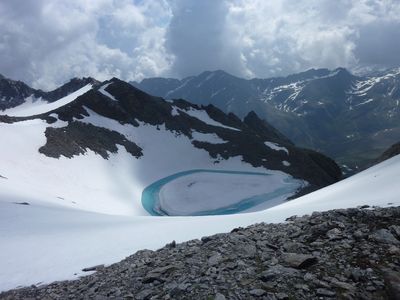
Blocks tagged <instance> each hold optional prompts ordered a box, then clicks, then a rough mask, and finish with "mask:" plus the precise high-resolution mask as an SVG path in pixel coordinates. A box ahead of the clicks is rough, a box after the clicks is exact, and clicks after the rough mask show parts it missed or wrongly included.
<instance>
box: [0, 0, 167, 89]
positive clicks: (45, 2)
mask: <svg viewBox="0 0 400 300" xmlns="http://www.w3.org/2000/svg"><path fill="white" fill-rule="evenodd" d="M18 2H19V3H18ZM169 14H170V12H169V10H168V6H167V4H166V3H165V2H164V1H155V2H153V4H151V5H149V4H148V3H147V2H142V3H139V4H135V3H134V2H132V1H112V0H101V1H91V0H85V1H81V0H68V1H51V0H39V1H37V0H27V1H22V0H13V1H3V2H1V3H0V15H1V18H0V55H1V57H2V58H3V59H2V60H1V61H0V70H1V71H0V72H1V73H3V74H4V75H6V76H10V77H11V78H16V79H21V80H24V81H26V82H28V83H29V84H32V85H33V86H35V87H41V88H45V89H50V88H54V87H55V86H56V85H58V84H60V83H62V82H64V81H67V80H68V79H69V78H71V77H74V76H93V77H95V78H98V79H100V80H102V79H106V78H109V77H112V76H118V77H121V78H123V79H126V80H132V79H138V78H140V77H144V76H154V75H157V74H160V73H162V72H164V71H165V69H167V68H168V67H169V62H168V61H169V56H168V55H167V53H166V52H165V50H164V46H163V44H164V32H165V24H159V23H158V22H159V20H160V18H163V16H164V18H165V16H167V18H168V16H169ZM155 18H157V19H155ZM117 41H118V42H117ZM156 60H158V61H156Z"/></svg>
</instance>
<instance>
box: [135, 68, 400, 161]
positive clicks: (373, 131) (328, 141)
mask: <svg viewBox="0 0 400 300" xmlns="http://www.w3.org/2000/svg"><path fill="white" fill-rule="evenodd" d="M132 84H133V85H134V86H136V87H138V88H140V89H142V90H144V91H146V92H148V93H151V94H154V95H157V96H162V97H165V98H168V99H175V98H184V99H188V100H189V101H192V102H194V103H199V104H209V103H211V104H213V105H215V106H217V107H218V108H220V109H222V110H223V111H225V112H234V113H235V114H237V115H238V116H239V117H244V116H245V115H246V114H247V113H248V112H249V111H252V110H253V111H255V112H257V114H258V115H259V116H260V117H261V118H263V119H266V120H267V121H268V122H269V123H270V124H272V125H273V126H275V127H276V128H277V129H278V130H280V131H281V132H282V133H283V134H285V135H286V136H288V137H289V138H290V139H291V140H292V141H293V142H294V143H295V144H297V145H300V146H304V147H307V148H312V149H317V150H320V151H322V152H323V153H325V154H328V155H329V156H332V157H333V158H335V159H336V160H338V161H339V162H341V163H342V164H347V165H351V166H352V167H354V166H355V165H360V164H361V165H362V164H364V163H365V162H367V161H369V160H372V159H373V158H374V157H376V156H377V155H378V154H379V153H381V152H382V151H383V150H384V149H386V148H387V147H389V146H390V145H391V144H393V143H394V142H396V141H397V140H398V136H399V134H400V118H399V112H400V106H399V101H400V70H399V69H392V70H388V71H385V72H380V73H373V74H371V75H368V76H355V75H353V74H351V73H349V72H348V71H347V70H346V69H343V68H338V69H336V70H333V71H330V70H327V69H318V70H315V69H311V70H309V71H306V72H303V73H299V74H294V75H290V76H287V77H278V78H269V79H251V80H245V79H242V78H238V77H235V76H232V75H230V74H228V73H226V72H223V71H215V72H204V73H202V74H200V75H198V76H192V77H187V78H184V79H182V80H176V79H163V78H149V79H144V80H142V81H141V82H140V83H138V82H132Z"/></svg>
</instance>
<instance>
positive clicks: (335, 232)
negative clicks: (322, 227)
mask: <svg viewBox="0 0 400 300" xmlns="http://www.w3.org/2000/svg"><path fill="white" fill-rule="evenodd" d="M326 236H327V237H328V239H330V240H340V239H342V238H343V234H342V231H340V230H339V229H338V228H333V229H331V230H329V231H328V232H327V233H326Z"/></svg>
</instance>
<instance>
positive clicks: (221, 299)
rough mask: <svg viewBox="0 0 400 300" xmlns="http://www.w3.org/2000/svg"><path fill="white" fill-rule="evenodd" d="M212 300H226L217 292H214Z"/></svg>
mask: <svg viewBox="0 0 400 300" xmlns="http://www.w3.org/2000/svg"><path fill="white" fill-rule="evenodd" d="M214 300H226V298H225V296H224V295H222V294H221V293H217V294H215V297H214Z"/></svg>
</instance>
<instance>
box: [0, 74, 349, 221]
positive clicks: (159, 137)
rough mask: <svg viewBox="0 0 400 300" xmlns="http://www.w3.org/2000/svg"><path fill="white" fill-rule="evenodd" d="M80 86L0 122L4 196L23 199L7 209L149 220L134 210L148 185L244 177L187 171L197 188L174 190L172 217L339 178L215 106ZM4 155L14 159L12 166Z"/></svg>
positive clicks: (324, 162)
mask: <svg viewBox="0 0 400 300" xmlns="http://www.w3.org/2000/svg"><path fill="white" fill-rule="evenodd" d="M83 84H86V85H84V86H83V87H81V85H77V86H76V88H77V90H75V91H73V92H72V93H70V94H68V95H67V96H65V97H63V98H61V99H59V100H57V101H52V102H43V103H40V105H34V104H35V103H32V105H31V104H30V103H28V104H29V106H28V107H26V105H27V102H24V103H22V104H20V105H18V106H16V107H13V108H10V109H7V110H4V111H3V115H0V122H2V123H0V125H1V126H0V131H1V135H2V136H3V137H6V138H7V139H8V140H9V142H8V146H7V147H4V148H3V149H2V150H1V151H2V152H1V155H2V157H4V160H5V161H4V163H3V168H2V170H0V174H1V175H2V176H4V177H6V178H7V180H6V181H2V182H0V184H1V185H2V188H3V191H5V192H4V193H8V194H9V195H13V197H14V196H15V195H17V194H18V195H19V196H18V197H20V198H23V199H25V200H21V199H19V200H18V201H17V200H16V201H14V202H30V200H29V198H32V197H33V198H37V199H41V201H44V202H46V203H50V204H51V205H53V204H54V201H55V202H56V203H57V204H61V205H67V206H68V207H75V208H80V209H84V210H90V211H92V210H94V211H96V212H103V213H110V212H112V213H114V214H125V215H129V214H145V215H146V214H147V213H146V212H145V211H144V208H143V206H142V203H141V199H142V201H144V200H143V196H142V192H143V190H144V188H146V186H148V185H150V184H152V183H155V182H156V181H157V180H162V179H163V178H166V177H168V176H172V175H174V174H178V173H179V172H182V171H185V172H186V171H191V172H192V171H193V170H219V171H221V170H222V171H224V172H228V171H229V172H230V171H238V172H242V173H246V174H231V175H230V176H228V175H226V174H225V175H217V174H206V175H204V174H193V175H192V177H193V178H194V179H193V180H194V182H195V183H196V184H195V185H193V184H192V183H190V182H189V183H188V184H186V185H184V186H181V189H182V190H184V192H185V197H187V198H188V199H191V202H190V201H189V202H187V203H191V206H190V205H189V204H187V206H186V204H185V203H183V204H182V205H176V204H175V208H176V207H178V206H179V207H183V208H182V209H180V210H179V213H177V214H183V215H186V214H201V213H205V212H209V211H210V210H212V209H217V210H215V211H218V209H223V210H224V211H228V208H229V210H230V211H234V212H238V211H252V210H259V209H263V208H265V207H266V205H267V206H270V205H272V204H271V203H274V202H269V201H264V200H263V198H262V197H261V196H262V195H264V194H265V195H264V196H263V197H265V198H267V197H272V199H275V200H276V201H283V200H285V199H286V198H288V197H293V196H294V195H295V194H297V195H300V194H304V193H307V192H310V191H313V190H316V189H318V188H321V187H323V186H326V185H329V184H331V183H334V182H336V181H337V180H339V179H340V177H341V172H340V170H339V168H338V167H337V165H336V164H335V163H334V161H332V160H331V159H329V158H327V157H325V156H323V155H321V154H320V153H317V152H315V151H311V150H305V149H300V148H297V147H296V146H294V145H293V144H292V143H291V142H290V141H289V140H288V139H287V138H286V137H284V136H283V135H282V134H281V133H280V132H279V131H277V130H276V129H275V128H273V127H272V126H271V125H269V124H268V123H266V122H265V121H263V120H261V119H260V118H259V117H258V116H257V115H256V114H255V113H254V112H251V113H249V114H248V115H247V116H246V117H245V118H244V120H243V121H242V120H240V119H239V118H238V117H236V116H235V115H233V114H225V113H223V112H222V111H220V110H219V109H217V108H215V107H214V106H212V105H208V106H198V105H195V104H190V103H189V102H186V101H184V100H175V101H172V102H169V101H165V100H163V99H162V98H158V97H154V96H151V95H149V94H146V93H145V92H142V91H140V90H138V89H136V88H135V87H133V86H131V85H130V84H128V83H126V82H123V81H121V80H118V79H116V78H114V79H112V80H109V81H105V82H103V83H99V82H96V81H93V80H91V81H90V83H88V84H87V82H84V83H83ZM70 91H71V90H70ZM60 96H63V95H60ZM29 113H31V115H29ZM23 145H24V146H23ZM13 149H14V150H13ZM15 149H18V150H15ZM10 157H19V160H20V162H18V164H17V165H16V166H14V167H12V165H13V164H14V165H15V162H14V161H13V160H8V159H6V158H10ZM27 161H28V162H29V163H26V162H27ZM22 162H23V163H22ZM60 170H62V172H60ZM20 173H23V175H21V174H20ZM203 173H204V172H203ZM209 173H210V172H209ZM249 173H252V174H251V175H252V176H256V175H257V174H254V173H266V174H269V175H268V176H264V177H262V176H261V174H258V175H257V176H258V177H252V178H253V179H254V180H256V179H257V180H258V181H257V182H258V183H257V184H255V185H254V184H253V186H254V187H253V188H251V187H250V188H247V187H248V186H251V185H252V184H251V181H249V177H247V176H249V175H250V174H249ZM29 174H30V175H29ZM34 174H35V175H34ZM36 174H39V175H36ZM50 174H52V175H50ZM122 174H123V175H122ZM200 175H201V176H200ZM21 176H22V177H21ZM110 176H111V178H109V177H110ZM174 176H175V175H174ZM48 177H50V178H48ZM121 177H122V178H123V179H121ZM192 177H190V178H192ZM21 178H25V179H24V180H22V179H21ZM187 178H188V179H187V180H189V177H187ZM199 178H201V180H200V179H199ZM59 182H62V184H59ZM213 182H215V183H213ZM236 182H238V184H235V183H236ZM217 183H219V184H217ZM171 184H172V183H171ZM174 184H175V183H174ZM215 185H216V186H215ZM21 186H24V189H21ZM167 186H168V185H167ZM171 186H172V185H169V187H170V190H171ZM199 187H204V188H203V190H210V191H214V189H215V193H214V192H213V193H214V194H213V195H210V196H213V197H215V200H213V201H211V200H210V201H209V202H207V201H205V200H197V198H196V200H194V199H195V198H193V197H195V196H196V195H198V193H197V192H196V191H198V189H199ZM235 188H236V189H238V190H241V191H242V194H243V193H245V194H243V195H242V198H243V199H246V201H244V200H243V201H244V202H243V201H242V200H241V199H242V198H238V199H237V201H238V202H237V203H238V204H237V205H236V203H235V202H234V201H233V200H231V197H227V196H226V195H225V194H226V193H228V192H231V193H234V191H235ZM163 191H164V190H162V191H161V192H160V199H159V200H158V202H156V204H154V205H158V206H159V210H158V212H161V211H162V212H163V213H165V214H170V212H171V211H174V212H176V209H175V208H174V207H171V203H172V202H173V201H172V199H174V198H176V195H175V196H174V195H171V194H168V195H169V196H166V195H167V194H166V193H164V192H163ZM43 194H46V196H44V195H43ZM224 195H225V196H224ZM259 195H261V196H260V197H259ZM234 196H235V193H234V194H233V195H232V197H234ZM256 196H257V197H258V198H257V197H256ZM237 197H239V196H237ZM183 198H184V197H183ZM183 198H182V199H183ZM56 199H59V200H56ZM61 199H62V200H61ZM185 199H186V198H185ZM207 199H208V197H207ZM211 199H214V198H211ZM60 200H61V201H60ZM239 200H240V201H239ZM171 201H172V202H171ZM232 201H233V202H232ZM242 202H243V203H242ZM199 203H200V204H201V205H200V204H199ZM158 206H157V207H158ZM167 207H168V209H169V210H168V211H169V212H166V209H167ZM211 208H212V209H211ZM146 209H147V208H146ZM147 211H149V210H147ZM210 213H213V212H210ZM215 213H216V212H215Z"/></svg>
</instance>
